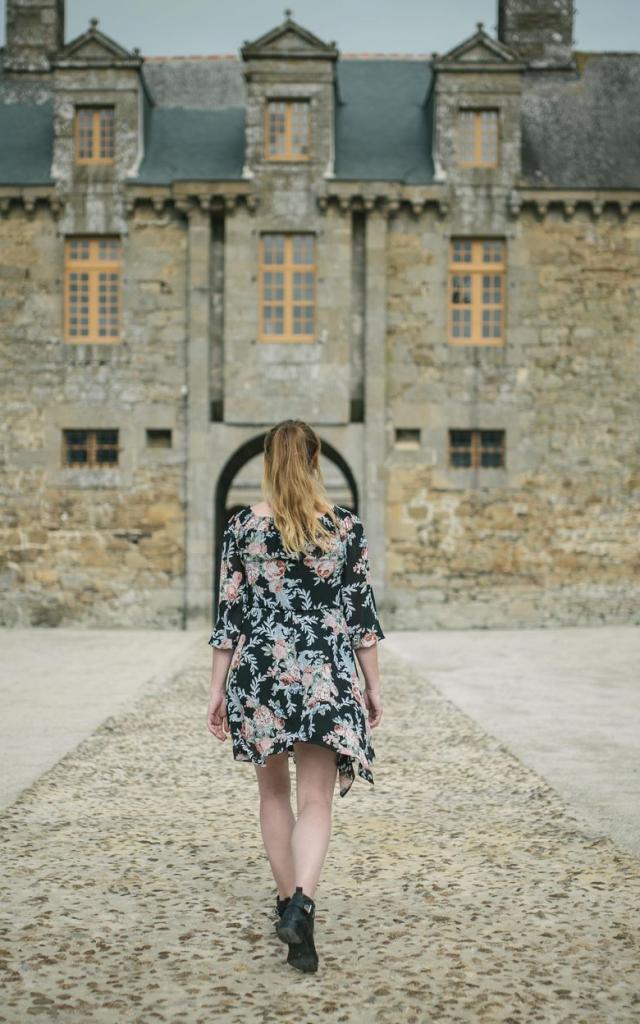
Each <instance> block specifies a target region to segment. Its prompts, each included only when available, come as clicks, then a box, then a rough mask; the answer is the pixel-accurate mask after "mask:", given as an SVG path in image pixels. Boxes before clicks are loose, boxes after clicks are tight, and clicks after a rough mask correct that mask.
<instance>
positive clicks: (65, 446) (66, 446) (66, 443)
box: [61, 427, 122, 472]
mask: <svg viewBox="0 0 640 1024" xmlns="http://www.w3.org/2000/svg"><path fill="white" fill-rule="evenodd" d="M71 434H86V443H85V444H84V445H81V444H80V443H75V444H74V443H72V441H71V439H70V436H69V435H71ZM100 434H115V443H114V442H108V441H106V440H104V439H103V441H102V443H100V439H99V435H100ZM81 447H82V448H86V452H87V461H86V462H73V461H71V462H70V461H69V454H70V452H71V451H72V450H73V449H76V448H81ZM100 449H104V450H106V451H110V452H113V451H115V455H116V457H115V459H114V460H113V461H110V462H109V461H105V462H101V461H100V460H99V458H98V453H99V450H100ZM121 451H122V445H121V443H120V431H119V429H118V427H63V428H62V434H61V465H62V468H64V469H75V470H78V469H79V470H82V471H84V470H87V469H98V470H100V471H101V472H102V470H103V469H115V468H117V466H118V464H119V461H120V452H121Z"/></svg>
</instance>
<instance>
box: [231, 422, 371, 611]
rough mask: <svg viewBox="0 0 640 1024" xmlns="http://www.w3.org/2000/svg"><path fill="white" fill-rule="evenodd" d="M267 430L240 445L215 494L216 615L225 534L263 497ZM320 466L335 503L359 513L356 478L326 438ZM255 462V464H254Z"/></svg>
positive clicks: (323, 442) (232, 456)
mask: <svg viewBox="0 0 640 1024" xmlns="http://www.w3.org/2000/svg"><path fill="white" fill-rule="evenodd" d="M264 438H265V433H262V434H258V435H256V437H252V438H251V439H250V440H249V441H246V442H245V443H244V444H242V445H240V447H239V448H237V449H236V451H235V452H234V453H233V455H231V456H230V458H229V459H228V460H227V462H226V463H225V465H224V466H223V468H222V471H221V473H220V476H219V478H218V482H217V485H216V488H215V495H214V510H213V512H214V514H213V529H214V537H213V552H214V558H213V580H212V593H213V605H214V607H213V617H214V619H215V616H216V615H217V609H218V581H219V579H220V554H221V546H222V535H223V533H224V528H225V526H226V524H227V522H228V520H229V518H230V517H231V516H232V515H233V514H234V513H235V512H237V511H239V509H240V508H242V507H243V506H244V505H253V504H255V503H256V502H258V501H259V500H260V498H261V494H260V480H261V475H262V453H263V451H264ZM321 441H322V451H321V455H320V460H321V462H320V465H321V469H322V474H323V476H324V479H325V483H326V486H327V492H328V494H329V497H330V499H331V500H332V501H333V503H334V504H337V505H344V506H345V508H349V509H351V510H352V511H353V512H355V513H356V515H357V514H358V505H359V493H358V485H357V483H356V480H355V477H354V475H353V473H352V471H351V469H350V467H349V465H348V463H347V462H346V460H345V458H344V456H343V455H341V454H340V452H339V451H338V450H337V449H336V448H334V447H333V445H331V444H329V443H328V442H327V441H325V440H324V439H323V438H321ZM252 464H253V466H252Z"/></svg>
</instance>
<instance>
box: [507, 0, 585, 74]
mask: <svg viewBox="0 0 640 1024" xmlns="http://www.w3.org/2000/svg"><path fill="white" fill-rule="evenodd" d="M574 12H575V6H574V0H498V39H499V40H500V42H501V43H505V45H506V46H511V47H512V48H513V49H514V50H517V51H518V52H519V53H521V54H522V56H523V57H524V58H525V60H527V61H528V62H529V64H530V65H531V66H532V67H555V66H557V65H563V64H569V63H571V61H572V59H573V56H572V51H573V18H574Z"/></svg>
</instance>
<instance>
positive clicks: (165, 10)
mask: <svg viewBox="0 0 640 1024" xmlns="http://www.w3.org/2000/svg"><path fill="white" fill-rule="evenodd" d="M285 6H286V0H285V2H284V3H280V2H279V0H278V2H276V0H231V2H230V0H180V2H179V3H176V2H175V0H67V4H66V11H67V16H66V32H65V39H66V41H67V42H68V41H69V40H70V39H73V38H74V36H77V35H79V34H80V33H81V32H83V31H84V30H85V29H86V28H87V27H88V24H89V18H91V17H97V18H99V27H100V28H101V29H102V31H103V32H105V33H106V34H107V35H109V36H111V37H112V38H113V39H115V40H116V42H118V43H120V44H121V45H122V46H125V47H127V48H128V49H132V48H133V47H134V46H139V47H140V50H141V52H142V54H143V55H149V56H155V55H162V54H165V55H170V54H176V55H177V54H194V55H196V54H206V53H234V54H237V52H238V49H239V47H240V46H241V45H242V43H243V42H244V40H245V39H255V38H256V37H257V36H259V35H262V33H263V32H266V31H268V30H269V29H271V28H273V27H274V26H275V25H278V24H279V23H280V22H281V21H282V20H283V17H284V14H283V11H284V8H285ZM290 6H291V8H292V10H293V18H294V19H295V20H296V21H298V22H299V23H300V24H301V25H304V27H305V28H308V29H310V31H312V32H315V34H316V35H318V36H320V37H321V38H322V39H324V40H325V41H327V42H330V41H331V40H335V42H336V44H337V46H338V49H339V50H340V51H341V52H342V53H350V52H355V53H419V54H429V53H431V51H433V50H436V51H437V52H438V53H444V52H446V50H448V49H450V48H451V47H452V46H455V45H456V44H457V43H459V42H461V41H462V40H463V39H466V37H467V36H469V35H471V34H472V33H473V32H474V31H475V29H476V22H478V21H482V22H484V27H485V30H486V31H487V32H488V33H489V34H490V35H492V36H494V37H495V36H496V35H497V21H498V15H497V10H498V0H290ZM5 8H6V3H5V0H0V45H4V39H5ZM576 8H577V11H576V17H575V25H574V46H575V48H576V49H578V50H616V51H627V52H628V51H636V52H638V51H640V0H606V3H605V2H603V0H577V2H576Z"/></svg>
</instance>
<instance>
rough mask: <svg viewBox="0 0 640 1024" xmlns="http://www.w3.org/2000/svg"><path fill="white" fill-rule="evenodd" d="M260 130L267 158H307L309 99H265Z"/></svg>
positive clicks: (308, 150) (308, 151)
mask: <svg viewBox="0 0 640 1024" xmlns="http://www.w3.org/2000/svg"><path fill="white" fill-rule="evenodd" d="M264 134H265V157H266V159H267V160H308V159H309V153H310V149H309V135H310V115H309V100H267V105H266V110H265V132H264Z"/></svg>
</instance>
